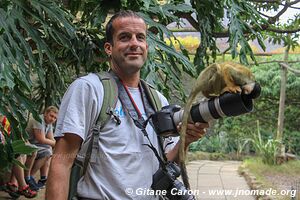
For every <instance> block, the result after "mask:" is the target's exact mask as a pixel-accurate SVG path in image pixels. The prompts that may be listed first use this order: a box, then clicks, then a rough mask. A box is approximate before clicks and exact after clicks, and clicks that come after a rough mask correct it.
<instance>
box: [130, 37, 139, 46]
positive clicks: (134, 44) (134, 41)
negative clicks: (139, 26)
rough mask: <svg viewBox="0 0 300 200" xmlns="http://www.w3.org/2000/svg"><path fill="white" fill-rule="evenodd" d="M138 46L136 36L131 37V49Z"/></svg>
mask: <svg viewBox="0 0 300 200" xmlns="http://www.w3.org/2000/svg"><path fill="white" fill-rule="evenodd" d="M138 44H139V42H138V40H137V38H136V36H132V38H131V40H130V46H131V47H132V48H136V47H138Z"/></svg>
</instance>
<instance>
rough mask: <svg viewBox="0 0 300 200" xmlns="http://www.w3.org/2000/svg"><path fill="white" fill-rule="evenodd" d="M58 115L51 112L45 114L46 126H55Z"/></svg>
mask: <svg viewBox="0 0 300 200" xmlns="http://www.w3.org/2000/svg"><path fill="white" fill-rule="evenodd" d="M56 118H57V113H55V112H53V111H49V112H47V113H45V114H44V120H45V123H46V124H53V123H54V122H55V121H56Z"/></svg>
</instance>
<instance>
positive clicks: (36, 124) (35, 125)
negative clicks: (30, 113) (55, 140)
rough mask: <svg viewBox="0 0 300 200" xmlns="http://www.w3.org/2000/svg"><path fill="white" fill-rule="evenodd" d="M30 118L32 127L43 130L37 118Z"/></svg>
mask: <svg viewBox="0 0 300 200" xmlns="http://www.w3.org/2000/svg"><path fill="white" fill-rule="evenodd" d="M30 120H31V123H32V129H39V130H41V131H44V130H43V124H42V123H40V122H38V121H37V120H35V119H34V118H33V117H32V118H30Z"/></svg>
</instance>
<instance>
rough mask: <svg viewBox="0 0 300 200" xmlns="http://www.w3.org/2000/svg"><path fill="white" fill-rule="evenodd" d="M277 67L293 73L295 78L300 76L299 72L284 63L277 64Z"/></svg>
mask: <svg viewBox="0 0 300 200" xmlns="http://www.w3.org/2000/svg"><path fill="white" fill-rule="evenodd" d="M279 65H280V66H282V67H284V68H286V69H287V70H289V71H291V72H293V73H294V74H295V75H296V76H300V70H296V69H293V68H291V67H290V66H288V65H287V64H286V63H279Z"/></svg>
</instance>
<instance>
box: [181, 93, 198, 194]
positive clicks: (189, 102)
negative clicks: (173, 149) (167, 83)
mask: <svg viewBox="0 0 300 200" xmlns="http://www.w3.org/2000/svg"><path fill="white" fill-rule="evenodd" d="M195 97H196V95H192V96H190V97H189V98H188V100H187V103H186V105H185V107H184V113H183V118H182V126H181V131H180V146H179V165H180V169H181V177H182V181H183V183H184V186H185V187H186V188H190V184H189V178H188V175H187V170H186V166H185V153H186V152H185V148H186V147H185V138H186V130H187V124H188V120H189V116H190V110H191V107H192V103H193V101H194V99H195Z"/></svg>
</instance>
